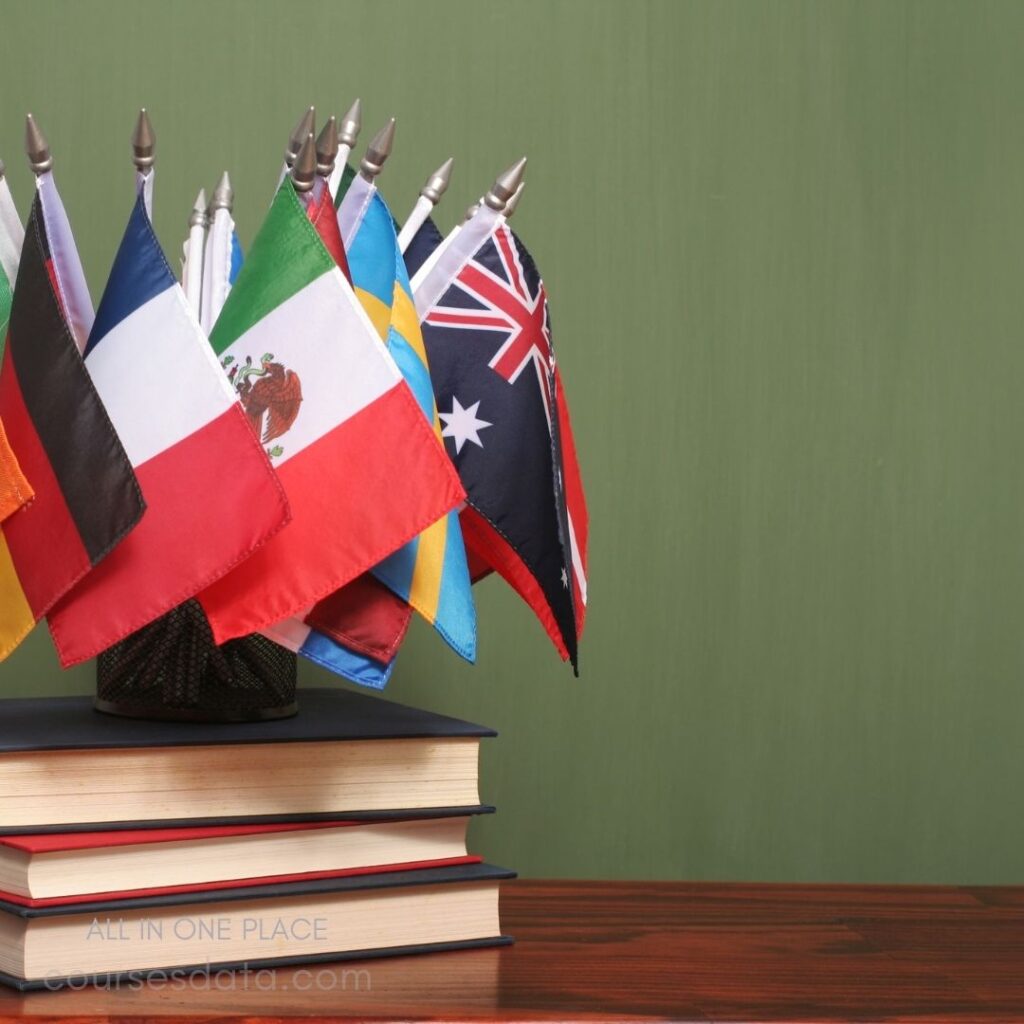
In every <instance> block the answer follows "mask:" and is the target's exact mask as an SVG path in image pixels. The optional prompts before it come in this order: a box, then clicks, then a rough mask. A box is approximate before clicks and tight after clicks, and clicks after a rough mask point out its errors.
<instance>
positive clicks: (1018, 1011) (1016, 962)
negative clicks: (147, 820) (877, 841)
mask: <svg viewBox="0 0 1024 1024" xmlns="http://www.w3.org/2000/svg"><path fill="white" fill-rule="evenodd" d="M502 916H503V922H504V925H505V928H506V930H507V931H509V932H511V933H512V934H514V935H515V936H516V937H517V939H518V942H517V944H516V945H515V946H513V947H510V948H505V949H490V950H479V951H471V952H462V953H442V954H434V955H431V956H419V957H403V958H399V959H394V960H376V961H366V962H363V963H359V964H355V963H351V962H350V963H346V964H340V965H337V966H336V967H331V968H329V969H328V971H327V973H326V974H325V975H324V976H322V977H320V978H319V979H318V983H317V984H315V985H314V987H313V988H312V989H309V990H306V991H302V992H297V991H296V990H295V980H296V973H295V971H294V970H282V971H278V972H277V973H276V975H275V978H274V982H275V986H276V987H275V990H274V991H271V992H264V991H242V990H239V989H238V988H236V989H235V990H234V991H221V992H217V991H195V990H192V991H189V992H186V993H183V992H179V991H172V990H170V989H169V988H164V989H154V988H151V987H146V988H142V989H140V990H138V991H121V992H117V993H114V992H103V991H99V990H95V989H93V990H85V991H80V992H72V991H63V992H57V993H48V992H38V993H31V994H28V995H24V996H23V995H18V994H17V993H13V992H9V991H4V992H3V993H2V994H0V1014H3V1015H7V1016H28V1015H31V1016H34V1017H45V1016H54V1017H57V1016H59V1017H63V1018H65V1019H66V1018H67V1017H68V1016H81V1017H86V1016H100V1017H107V1018H113V1017H119V1016H120V1017H125V1016H130V1017H136V1018H138V1017H150V1016H161V1017H165V1018H173V1017H179V1018H185V1017H188V1018H190V1019H191V1020H193V1021H194V1019H195V1018H196V1017H202V1018H206V1019H215V1018H221V1019H223V1018H229V1017H248V1018H277V1017H288V1016H307V1017H309V1016H315V1017H341V1018H347V1019H365V1018H374V1019H383V1020H416V1019H418V1020H459V1021H461V1020H503V1021H510V1020H607V1019H614V1020H625V1019H644V1020H662V1019H673V1020H685V1021H705V1020H714V1021H740V1020H743V1021H854V1020H856V1021H867V1020H885V1021H915V1022H921V1021H959V1022H962V1024H967V1022H972V1024H973V1022H979V1021H1014V1020H1016V1021H1021V1020H1024V887H1022V888H1019V889H1018V888H1014V889H1007V888H1001V889H986V888H975V887H958V888H954V887H881V886H827V885H718V884H684V883H625V882H536V881H522V880H521V881H516V882H512V883H509V884H507V885H506V886H505V888H504V889H503V896H502ZM357 971H358V972H359V973H357ZM345 972H348V973H347V974H346V973H345Z"/></svg>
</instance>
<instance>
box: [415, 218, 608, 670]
mask: <svg viewBox="0 0 1024 1024" xmlns="http://www.w3.org/2000/svg"><path fill="white" fill-rule="evenodd" d="M468 227H469V225H466V226H464V228H463V231H466V230H467V228H468ZM422 316H423V322H422V327H423V340H424V343H425V345H426V348H427V356H428V360H429V363H430V375H431V379H432V381H433V385H434V393H435V396H436V398H437V408H438V414H439V416H440V418H441V422H442V424H443V431H442V435H443V437H444V439H445V444H446V446H447V450H448V454H449V455H450V456H451V458H452V460H453V462H454V463H455V466H456V467H457V469H458V471H459V476H460V477H461V478H462V484H463V486H464V487H465V489H466V494H467V501H466V508H465V510H464V511H463V513H462V517H461V519H462V528H463V535H464V537H465V541H466V546H467V548H468V549H469V550H470V552H471V555H472V556H474V557H473V558H472V562H473V563H474V564H476V565H479V564H481V563H483V564H485V565H487V566H489V567H491V568H493V569H495V570H497V572H499V573H500V574H501V575H502V576H503V577H504V578H505V579H506V580H507V581H508V583H509V584H510V585H511V586H512V587H513V588H514V589H515V590H516V591H517V593H518V594H519V595H520V596H521V597H522V598H523V599H524V600H525V601H526V602H527V604H529V606H530V607H531V608H532V609H533V610H534V612H535V614H536V615H537V617H538V618H539V619H540V621H541V623H542V624H543V626H544V628H545V629H546V630H547V632H548V635H549V636H550V637H551V639H552V641H553V642H554V644H555V646H556V647H557V648H558V650H559V653H560V654H561V655H562V657H563V658H566V659H568V660H569V661H571V662H572V665H573V668H574V669H576V668H577V646H578V641H579V637H580V635H581V633H582V630H583V621H584V616H585V612H586V600H587V570H586V565H587V531H588V521H587V508H586V500H585V498H584V494H583V486H582V483H581V480H580V472H579V466H578V463H577V460H576V450H575V445H574V443H573V437H572V430H571V427H570V424H569V413H568V409H567V407H566V403H565V395H564V393H563V391H562V381H561V376H560V374H559V371H558V367H557V365H556V363H555V356H554V351H553V349H552V347H551V320H550V315H549V312H548V302H547V293H546V291H545V289H544V283H543V281H542V280H541V278H540V274H539V273H538V272H537V267H536V265H535V264H534V262H533V258H532V257H531V256H530V254H529V253H528V252H527V250H526V248H525V247H524V246H523V244H522V243H521V242H520V241H519V239H518V238H516V236H515V235H514V234H513V233H512V230H511V229H510V228H509V226H508V224H507V223H506V222H505V220H504V218H496V219H495V220H494V223H493V227H492V228H491V230H490V231H489V232H488V233H487V235H486V237H485V238H484V240H483V242H482V244H481V245H480V246H479V248H477V249H476V252H475V253H474V254H473V255H472V256H471V257H470V258H469V259H468V260H466V261H464V262H463V263H462V265H461V268H460V269H459V270H458V271H457V273H456V275H455V278H454V280H453V281H451V283H450V284H449V286H448V287H447V289H446V290H444V291H443V292H442V294H440V297H439V298H438V299H437V300H436V301H435V302H433V303H432V304H431V306H430V307H429V308H428V309H427V310H425V311H422Z"/></svg>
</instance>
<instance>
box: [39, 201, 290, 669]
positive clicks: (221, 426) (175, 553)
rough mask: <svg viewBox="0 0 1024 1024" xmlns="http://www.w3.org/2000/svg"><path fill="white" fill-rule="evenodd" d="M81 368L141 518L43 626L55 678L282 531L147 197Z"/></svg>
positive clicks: (252, 447)
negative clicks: (130, 477)
mask: <svg viewBox="0 0 1024 1024" xmlns="http://www.w3.org/2000/svg"><path fill="white" fill-rule="evenodd" d="M84 355H85V365H86V368H87V369H88V371H89V375H90V377H91V379H92V381H93V384H94V386H95V388H96V390H97V392H98V393H99V395H100V397H101V399H102V400H103V403H104V405H105V407H106V409H107V412H108V414H109V416H110V419H111V422H112V423H113V425H114V428H115V429H116V431H117V433H118V436H119V437H120V439H121V442H122V444H123V445H124V448H125V451H126V452H127V454H128V458H129V460H130V462H131V465H132V467H133V468H134V470H135V476H136V478H137V480H138V482H139V486H140V488H141V490H142V494H143V497H144V498H145V501H146V505H147V509H146V514H145V515H144V516H143V518H142V520H141V522H140V523H139V525H138V526H137V527H136V528H135V529H134V530H133V531H132V532H131V534H129V536H128V537H127V538H126V539H125V541H123V542H122V543H121V544H120V545H119V546H118V547H117V549H116V550H115V551H114V552H112V553H111V554H110V555H109V556H108V557H107V558H105V559H104V560H103V561H102V562H101V563H100V565H98V566H97V567H96V568H95V569H94V570H93V571H92V572H91V573H89V574H88V575H87V576H86V577H85V578H84V579H83V580H82V582H81V583H80V584H78V585H77V586H76V587H75V588H74V589H73V590H71V591H70V592H69V593H68V594H67V595H66V596H65V597H64V598H63V599H62V600H61V601H60V602H59V603H58V604H57V605H56V606H55V607H54V609H53V610H52V611H51V612H50V614H49V615H48V621H49V625H50V631H51V633H52V634H53V638H54V642H55V645H56V647H57V651H58V654H59V656H60V660H61V663H62V664H64V665H73V664H76V663H77V662H80V661H84V660H85V659H86V658H91V657H93V656H94V655H96V654H98V653H99V652H100V651H102V650H105V649H106V648H107V647H109V646H110V645H111V644H113V643H116V642H117V641H118V640H121V639H122V638H124V637H125V636H127V635H128V634H129V633H132V632H134V631H135V630H137V629H140V628H141V627H142V626H144V625H146V624H147V623H149V622H152V621H153V620H154V619H156V618H158V617H159V616H160V615H163V614H164V613H165V612H167V611H169V610H170V609H171V608H173V607H174V606H175V605H178V604H180V603H181V602H183V601H185V600H187V599H188V598H190V597H192V596H194V595H195V594H196V593H197V592H198V591H200V590H202V589H203V588H204V587H206V586H208V585H209V584H210V583H212V582H213V581H214V580H217V579H219V578H220V577H221V576H223V575H224V574H225V573H227V572H228V571H229V570H230V569H232V568H234V567H235V566H237V565H238V564H239V563H240V562H242V561H243V560H244V559H246V558H247V557H248V556H249V555H250V554H252V553H253V552H254V551H255V550H256V549H257V548H259V547H260V546H261V545H262V544H263V543H264V542H265V541H266V540H268V539H269V538H270V537H271V536H273V535H274V534H275V533H276V532H277V531H278V530H280V529H281V527H282V526H284V525H285V524H286V523H287V521H288V518H289V510H288V503H287V499H286V498H285V494H284V490H283V489H282V487H281V484H280V482H279V481H278V479H277V475H276V473H275V472H274V469H273V468H272V466H271V464H270V460H269V459H268V457H267V455H266V453H265V452H264V450H263V446H262V445H261V443H260V441H259V438H257V437H256V435H255V434H254V433H253V431H252V428H251V427H250V425H249V422H248V420H247V419H246V416H245V413H244V412H243V410H242V407H241V405H240V404H239V401H238V398H237V396H236V395H235V392H234V390H233V389H232V387H231V385H230V384H229V383H228V380H227V378H226V377H225V376H224V372H223V370H222V369H221V367H220V364H219V363H218V361H217V358H216V356H215V355H214V353H213V350H212V349H211V347H210V344H209V342H208V341H207V339H206V337H205V335H204V334H203V333H202V331H201V330H200V327H199V324H198V322H197V320H196V318H195V315H194V314H193V312H192V310H191V308H190V307H189V305H188V302H187V300H186V299H185V295H184V292H183V291H182V290H181V288H180V287H179V285H178V283H177V282H176V281H175V279H174V275H173V273H172V272H171V268H170V267H169V265H168V263H167V260H166V259H165V257H164V254H163V251H162V249H161V248H160V245H159V243H158V242H157V239H156V235H155V234H154V232H153V226H152V223H151V222H150V219H149V215H148V213H147V209H146V202H145V197H144V194H143V191H142V190H140V192H139V194H138V196H137V198H136V202H135V206H134V208H133V209H132V213H131V217H130V218H129V221H128V227H127V230H126V231H125V234H124V238H123V239H122V241H121V246H120V249H119V250H118V253H117V256H116V258H115V260H114V266H113V269H112V270H111V273H110V279H109V281H108V282H107V287H106V290H105V292H104V294H103V299H102V301H101V303H100V307H99V310H98V311H97V314H96V320H95V323H94V324H93V328H92V331H91V333H90V336H89V340H88V344H87V345H86V348H85V353H84Z"/></svg>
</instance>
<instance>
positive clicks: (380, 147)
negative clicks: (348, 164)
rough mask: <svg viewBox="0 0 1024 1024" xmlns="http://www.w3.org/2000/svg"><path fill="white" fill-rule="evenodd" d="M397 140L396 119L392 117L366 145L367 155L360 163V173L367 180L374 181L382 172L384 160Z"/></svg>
mask: <svg viewBox="0 0 1024 1024" xmlns="http://www.w3.org/2000/svg"><path fill="white" fill-rule="evenodd" d="M394 141H395V119H394V118H391V120H389V121H388V123H387V124H386V125H384V127H383V128H381V130H380V131H379V132H377V134H376V135H374V137H373V139H372V140H371V141H370V144H369V146H367V147H366V155H365V156H364V157H363V160H362V163H360V165H359V173H360V174H362V176H363V177H364V178H365V179H366V180H367V181H373V179H374V178H376V177H377V175H378V174H380V172H381V170H382V169H383V167H384V162H385V161H386V160H387V158H388V157H389V156H390V155H391V146H392V144H393V143H394Z"/></svg>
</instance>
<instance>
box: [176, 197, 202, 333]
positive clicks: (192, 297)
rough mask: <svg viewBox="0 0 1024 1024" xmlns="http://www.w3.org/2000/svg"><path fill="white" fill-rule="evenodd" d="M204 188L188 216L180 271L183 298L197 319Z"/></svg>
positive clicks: (199, 295) (200, 273)
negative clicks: (182, 262)
mask: <svg viewBox="0 0 1024 1024" xmlns="http://www.w3.org/2000/svg"><path fill="white" fill-rule="evenodd" d="M207 226H208V221H207V219H206V189H205V188H201V189H200V190H199V195H197V196H196V201H195V202H194V203H193V204H192V213H191V215H190V216H189V218H188V239H187V241H186V242H185V264H184V266H183V267H182V271H181V284H182V287H183V288H184V289H185V298H186V299H188V304H189V306H190V307H191V308H192V312H193V313H195V315H196V319H197V320H198V319H199V312H200V300H201V297H202V294H203V247H204V245H205V243H206V228H207Z"/></svg>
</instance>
